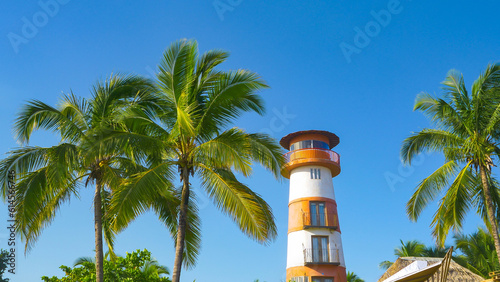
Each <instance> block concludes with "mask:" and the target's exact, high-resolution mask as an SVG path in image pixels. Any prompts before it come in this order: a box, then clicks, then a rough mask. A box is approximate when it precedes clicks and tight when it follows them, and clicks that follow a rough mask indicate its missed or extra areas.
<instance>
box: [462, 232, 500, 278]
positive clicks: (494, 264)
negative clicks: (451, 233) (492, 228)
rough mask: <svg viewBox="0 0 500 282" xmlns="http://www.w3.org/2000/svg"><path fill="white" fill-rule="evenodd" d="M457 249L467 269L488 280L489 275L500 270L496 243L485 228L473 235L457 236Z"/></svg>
mask: <svg viewBox="0 0 500 282" xmlns="http://www.w3.org/2000/svg"><path fill="white" fill-rule="evenodd" d="M455 244H456V245H457V249H459V250H460V252H461V253H462V254H463V256H461V257H462V258H463V260H464V261H465V267H467V268H468V269H470V270H471V271H473V272H474V273H476V274H478V275H481V276H482V277H484V278H488V277H489V276H488V274H489V273H490V272H493V271H497V270H498V269H500V264H499V263H498V259H497V253H496V251H495V242H494V240H493V237H492V236H491V234H489V233H488V231H487V230H484V229H483V228H479V230H478V231H477V232H475V233H473V234H471V235H463V234H461V235H455Z"/></svg>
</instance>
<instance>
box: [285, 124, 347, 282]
mask: <svg viewBox="0 0 500 282" xmlns="http://www.w3.org/2000/svg"><path fill="white" fill-rule="evenodd" d="M280 144H281V146H283V147H284V148H285V149H287V150H290V152H288V153H286V154H285V158H286V164H285V167H284V168H283V170H282V171H281V173H282V175H283V176H284V177H286V178H289V179H290V197H289V202H288V250H287V263H286V268H287V269H286V281H287V282H288V281H293V282H346V281H347V278H346V268H345V262H344V253H343V250H342V240H341V236H340V226H339V219H338V214H337V202H336V201H335V193H334V191H333V183H332V178H333V177H335V176H337V175H338V174H339V173H340V159H339V155H338V154H337V153H335V152H334V151H332V150H330V149H331V148H333V147H335V146H336V145H338V144H339V138H338V137H337V135H335V134H333V133H331V132H328V131H320V130H307V131H299V132H295V133H291V134H288V135H287V136H285V137H283V138H282V139H281V141H280Z"/></svg>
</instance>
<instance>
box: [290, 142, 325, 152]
mask: <svg viewBox="0 0 500 282" xmlns="http://www.w3.org/2000/svg"><path fill="white" fill-rule="evenodd" d="M308 148H309V149H310V148H318V149H330V146H329V145H328V143H326V142H323V141H318V140H304V141H299V142H295V143H293V144H292V145H291V146H290V151H294V150H299V149H308Z"/></svg>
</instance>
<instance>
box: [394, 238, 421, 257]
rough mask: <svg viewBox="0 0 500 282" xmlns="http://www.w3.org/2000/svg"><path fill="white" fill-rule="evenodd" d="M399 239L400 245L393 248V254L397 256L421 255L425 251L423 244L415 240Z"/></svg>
mask: <svg viewBox="0 0 500 282" xmlns="http://www.w3.org/2000/svg"><path fill="white" fill-rule="evenodd" d="M399 241H400V242H401V246H400V247H397V248H395V249H394V255H395V256H397V257H421V256H422V255H423V254H424V252H425V245H424V244H422V243H420V242H419V241H417V240H411V241H406V242H403V240H399Z"/></svg>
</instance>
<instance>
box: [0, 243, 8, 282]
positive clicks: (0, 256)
mask: <svg viewBox="0 0 500 282" xmlns="http://www.w3.org/2000/svg"><path fill="white" fill-rule="evenodd" d="M8 261H9V251H7V250H4V249H2V250H1V252H0V282H8V281H9V278H3V275H4V273H5V270H7V263H8Z"/></svg>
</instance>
